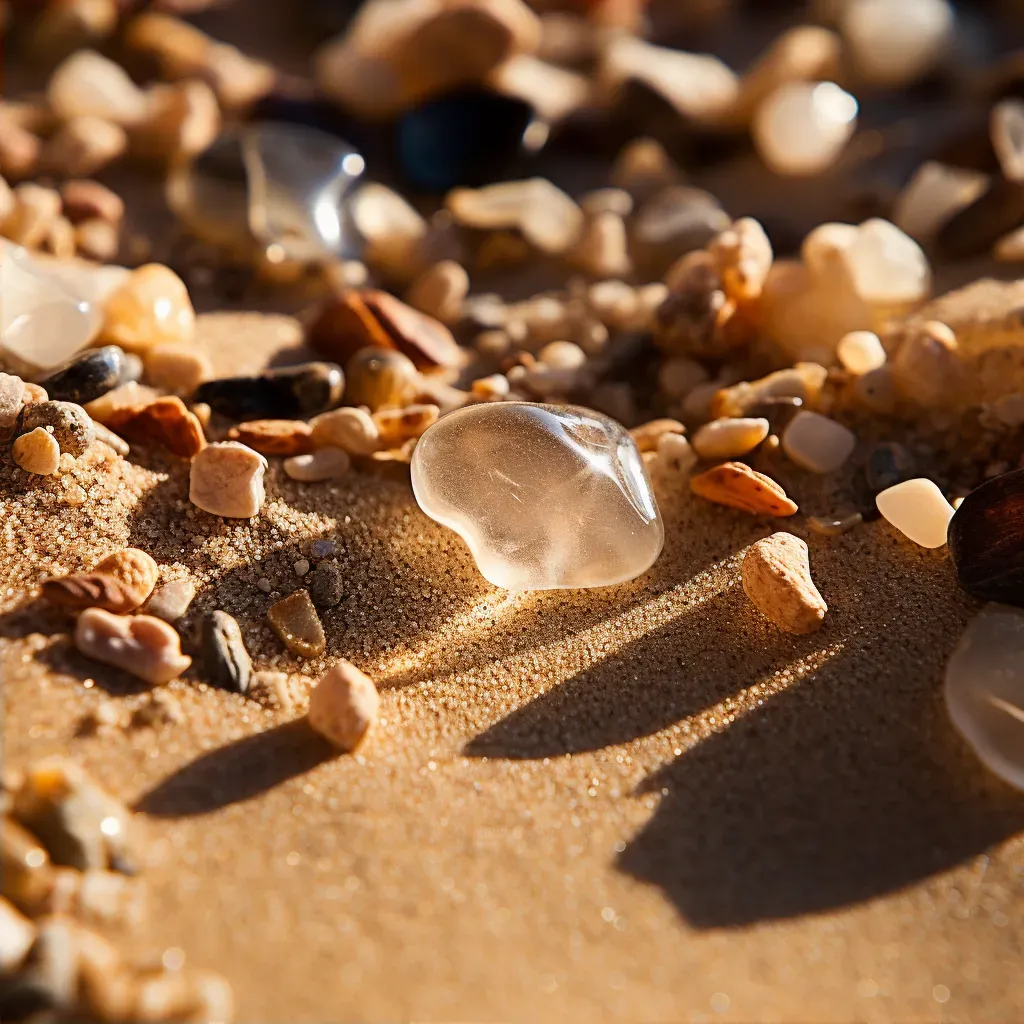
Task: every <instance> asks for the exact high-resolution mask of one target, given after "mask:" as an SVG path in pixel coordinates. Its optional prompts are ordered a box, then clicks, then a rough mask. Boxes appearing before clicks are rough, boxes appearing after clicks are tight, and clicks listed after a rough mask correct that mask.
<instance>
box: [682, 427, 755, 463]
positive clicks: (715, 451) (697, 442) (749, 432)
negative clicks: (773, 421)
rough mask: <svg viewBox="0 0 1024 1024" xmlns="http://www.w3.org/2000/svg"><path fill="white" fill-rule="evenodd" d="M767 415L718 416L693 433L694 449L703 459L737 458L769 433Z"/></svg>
mask: <svg viewBox="0 0 1024 1024" xmlns="http://www.w3.org/2000/svg"><path fill="white" fill-rule="evenodd" d="M768 429H769V428H768V421H767V420H766V419H752V418H740V419H728V418H727V419H718V420H712V421H711V422H710V423H705V424H704V426H702V427H701V428H700V429H699V430H698V431H697V432H696V433H695V434H694V435H693V440H692V442H691V443H692V444H693V450H694V451H695V452H696V453H697V454H698V455H699V456H700V458H702V459H707V460H708V461H712V460H715V459H736V458H739V457H740V456H741V455H746V454H747V453H748V452H752V451H753V450H754V449H755V448H756V447H757V446H758V445H759V444H760V443H761V442H762V441H763V440H764V439H765V438H766V437H767V436H768Z"/></svg>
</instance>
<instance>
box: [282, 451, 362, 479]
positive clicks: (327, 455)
mask: <svg viewBox="0 0 1024 1024" xmlns="http://www.w3.org/2000/svg"><path fill="white" fill-rule="evenodd" d="M351 465H352V460H351V459H350V458H349V455H348V452H346V451H343V450H342V449H341V448H318V449H317V450H316V451H315V452H312V453H310V454H307V455H295V456H293V457H292V458H290V459H285V460H284V471H285V473H287V474H288V476H290V477H291V478H292V479H293V480H299V481H301V482H303V483H319V482H320V481H322V480H337V479H338V478H339V477H342V476H344V475H345V474H346V473H347V472H348V471H349V467H350V466H351Z"/></svg>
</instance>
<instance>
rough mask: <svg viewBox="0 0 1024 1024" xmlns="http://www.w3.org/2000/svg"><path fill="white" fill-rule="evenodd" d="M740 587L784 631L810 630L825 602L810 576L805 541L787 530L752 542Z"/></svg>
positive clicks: (822, 614)
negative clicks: (754, 542)
mask: <svg viewBox="0 0 1024 1024" xmlns="http://www.w3.org/2000/svg"><path fill="white" fill-rule="evenodd" d="M742 576H743V591H744V593H745V594H746V595H747V597H749V598H750V600H751V601H752V602H753V604H754V606H755V607H756V608H757V609H758V611H760V612H761V614H762V615H765V616H766V617H767V618H769V619H771V621H772V622H774V623H775V625H776V626H778V627H779V628H780V629H784V630H785V631H786V632H787V633H797V634H804V633H814V632H816V631H817V630H819V629H820V628H821V624H822V622H823V621H824V619H825V613H826V612H827V611H828V606H827V605H826V604H825V602H824V600H823V599H822V596H821V594H820V593H819V592H818V588H817V587H816V586H815V585H814V581H813V580H812V579H811V565H810V562H809V560H808V554H807V544H806V543H805V542H804V541H802V540H801V539H800V538H799V537H794V536H793V535H792V534H791V533H773V534H772V535H771V536H770V537H765V538H764V540H759V541H758V542H757V543H756V544H752V545H751V546H750V548H749V550H748V551H747V553H746V555H745V556H744V558H743V565H742Z"/></svg>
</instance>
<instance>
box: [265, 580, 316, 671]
mask: <svg viewBox="0 0 1024 1024" xmlns="http://www.w3.org/2000/svg"><path fill="white" fill-rule="evenodd" d="M267 621H268V622H269V623H270V626H271V628H272V629H273V630H274V632H275V633H276V634H277V635H278V636H279V637H280V638H281V640H282V642H283V643H284V645H285V647H287V648H288V650H290V651H291V652H292V653H294V654H300V655H302V656H303V657H304V658H313V657H316V656H317V655H320V654H323V653H324V648H325V647H326V646H327V638H326V637H325V636H324V627H323V625H322V624H321V622H320V616H319V615H317V613H316V608H314V607H313V602H312V601H311V600H310V599H309V593H308V592H307V591H305V590H299V591H297V592H296V593H294V594H292V595H291V596H290V597H286V598H284V599H283V600H281V601H278V602H277V604H275V605H273V606H271V608H270V609H269V610H268V611H267Z"/></svg>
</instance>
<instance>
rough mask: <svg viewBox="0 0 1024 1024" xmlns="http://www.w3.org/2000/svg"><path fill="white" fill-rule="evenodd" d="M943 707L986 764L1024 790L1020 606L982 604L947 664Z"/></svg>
mask: <svg viewBox="0 0 1024 1024" xmlns="http://www.w3.org/2000/svg"><path fill="white" fill-rule="evenodd" d="M946 709H947V711H948V712H949V717H950V719H951V720H952V722H953V725H954V726H956V728H957V730H958V731H959V732H960V733H961V735H962V736H963V737H964V739H966V740H967V742H968V743H969V744H970V745H971V747H972V748H973V749H974V752H975V753H976V754H977V755H978V757H979V758H980V759H981V761H982V763H983V764H984V765H985V767H986V768H988V769H989V770H991V771H993V772H995V773H996V775H998V776H1000V778H1002V779H1005V780H1006V781H1007V782H1009V783H1010V785H1012V786H1016V787H1017V788H1018V789H1024V611H1021V610H1020V609H1019V608H1010V607H1009V606H1007V605H1002V604H989V605H986V606H985V607H984V608H983V609H982V610H981V611H980V612H979V613H978V614H977V615H976V616H975V617H974V618H973V619H972V620H971V622H970V623H969V625H968V626H967V629H966V630H965V631H964V635H963V637H962V638H961V639H960V643H959V644H958V645H957V648H956V650H955V651H954V652H953V656H952V657H951V658H950V659H949V665H948V666H947V667H946Z"/></svg>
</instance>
